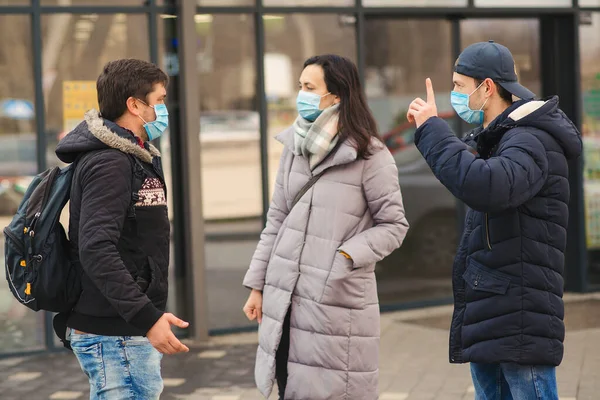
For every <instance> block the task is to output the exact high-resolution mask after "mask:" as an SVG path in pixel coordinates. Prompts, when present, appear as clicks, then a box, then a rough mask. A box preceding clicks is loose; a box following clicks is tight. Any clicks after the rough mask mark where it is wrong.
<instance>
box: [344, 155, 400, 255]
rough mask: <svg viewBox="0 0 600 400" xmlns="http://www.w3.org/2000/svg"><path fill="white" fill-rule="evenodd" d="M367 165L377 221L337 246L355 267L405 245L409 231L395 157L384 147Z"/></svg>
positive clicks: (366, 185) (368, 187)
mask: <svg viewBox="0 0 600 400" xmlns="http://www.w3.org/2000/svg"><path fill="white" fill-rule="evenodd" d="M364 165H365V169H364V172H363V180H362V186H363V191H364V195H365V199H366V200H367V204H368V207H369V211H370V212H371V216H372V217H373V223H374V224H373V227H372V228H369V229H367V230H365V231H363V232H361V233H359V234H358V235H356V236H354V237H352V238H350V239H349V240H347V241H346V242H345V243H343V244H342V245H341V246H340V248H339V249H338V250H339V251H343V252H344V253H346V254H348V255H349V256H350V257H351V258H352V260H353V261H354V266H355V267H366V266H369V265H371V264H374V263H376V262H378V261H381V260H382V259H384V258H385V257H387V256H388V255H389V254H391V253H392V251H394V250H396V249H397V248H399V247H400V246H401V245H402V242H403V241H404V237H405V236H406V233H407V232H408V221H407V220H406V217H405V215H404V206H403V204H402V194H401V192H400V184H399V182H398V167H397V166H396V162H395V161H394V157H392V154H391V153H390V152H389V150H388V149H387V148H383V149H381V150H379V151H377V152H376V153H375V154H373V155H372V156H371V157H370V158H369V159H368V160H366V161H365V163H364Z"/></svg>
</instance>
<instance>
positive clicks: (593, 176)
mask: <svg viewBox="0 0 600 400" xmlns="http://www.w3.org/2000/svg"><path fill="white" fill-rule="evenodd" d="M591 16H592V21H591V24H590V25H580V26H579V43H580V46H581V51H580V54H581V56H580V57H581V92H582V96H583V127H582V132H581V133H582V134H583V151H584V156H583V159H584V162H585V164H584V173H583V174H584V175H583V176H584V193H585V214H586V235H587V240H586V242H587V248H588V251H589V253H588V259H589V282H590V283H591V284H599V283H600V71H599V70H598V65H599V63H600V13H592V14H591Z"/></svg>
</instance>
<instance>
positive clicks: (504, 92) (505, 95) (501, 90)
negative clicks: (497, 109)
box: [475, 79, 513, 104]
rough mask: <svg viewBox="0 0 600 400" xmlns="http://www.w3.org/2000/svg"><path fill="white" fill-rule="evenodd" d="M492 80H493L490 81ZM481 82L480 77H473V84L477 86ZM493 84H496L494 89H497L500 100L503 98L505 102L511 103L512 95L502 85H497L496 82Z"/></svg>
mask: <svg viewBox="0 0 600 400" xmlns="http://www.w3.org/2000/svg"><path fill="white" fill-rule="evenodd" d="M492 82H494V81H492ZM482 83H483V80H482V79H475V86H477V87H479V85H481V84H482ZM494 84H495V85H496V89H497V90H498V95H500V98H501V99H502V100H504V101H505V102H507V103H508V104H512V102H513V95H512V94H511V93H510V92H509V91H508V90H506V89H504V88H503V87H502V86H500V85H498V82H494Z"/></svg>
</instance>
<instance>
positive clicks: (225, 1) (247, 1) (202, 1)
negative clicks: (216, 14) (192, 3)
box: [197, 0, 256, 7]
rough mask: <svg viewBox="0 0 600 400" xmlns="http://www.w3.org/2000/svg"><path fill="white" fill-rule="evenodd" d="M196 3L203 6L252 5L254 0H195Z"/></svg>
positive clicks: (254, 2)
mask: <svg viewBox="0 0 600 400" xmlns="http://www.w3.org/2000/svg"><path fill="white" fill-rule="evenodd" d="M197 4H198V5H199V6H204V7H235V6H253V5H254V4H256V0H197Z"/></svg>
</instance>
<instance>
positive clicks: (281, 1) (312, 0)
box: [263, 0, 355, 7]
mask: <svg viewBox="0 0 600 400" xmlns="http://www.w3.org/2000/svg"><path fill="white" fill-rule="evenodd" d="M354 4H355V1H354V0H263V5H264V6H267V7H287V6H290V7H292V6H294V7H319V6H327V7H349V6H353V5H354Z"/></svg>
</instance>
